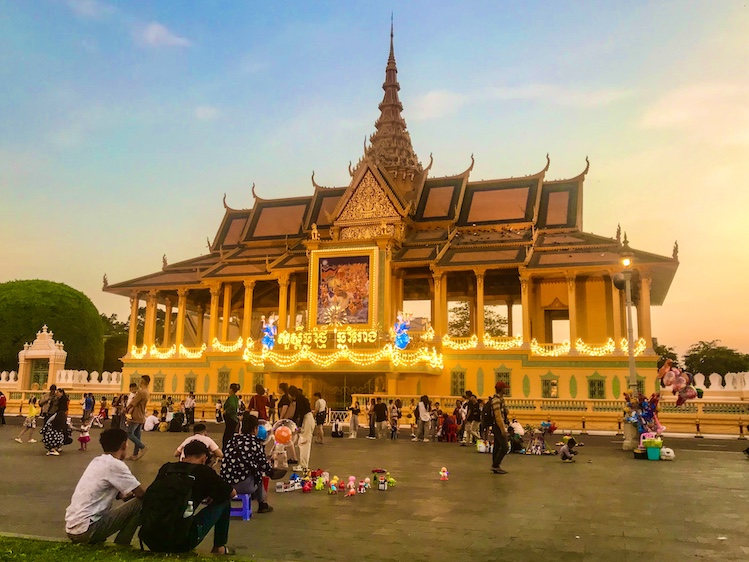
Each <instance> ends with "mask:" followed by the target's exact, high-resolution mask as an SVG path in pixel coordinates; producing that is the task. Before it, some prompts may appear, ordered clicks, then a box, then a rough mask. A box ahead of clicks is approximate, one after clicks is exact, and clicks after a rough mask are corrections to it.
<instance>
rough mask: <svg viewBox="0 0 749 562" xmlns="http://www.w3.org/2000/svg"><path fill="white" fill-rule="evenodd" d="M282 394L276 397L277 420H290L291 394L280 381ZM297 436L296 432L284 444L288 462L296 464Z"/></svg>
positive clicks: (291, 410)
mask: <svg viewBox="0 0 749 562" xmlns="http://www.w3.org/2000/svg"><path fill="white" fill-rule="evenodd" d="M278 388H279V389H280V390H281V392H282V393H283V395H282V396H281V398H279V399H278V404H277V407H278V419H279V420H291V419H293V418H294V412H293V408H292V407H291V405H292V402H291V396H290V395H289V385H288V384H287V383H285V382H282V383H281V384H279V385H278ZM297 440H298V437H297V435H296V434H294V435H293V436H292V439H291V441H289V442H288V443H287V444H286V456H287V458H288V459H289V463H291V464H292V465H294V464H297V463H298V462H299V461H298V460H296V459H298V458H299V457H298V456H297V454H296V446H295V444H296V442H297Z"/></svg>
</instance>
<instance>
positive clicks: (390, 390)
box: [387, 373, 398, 396]
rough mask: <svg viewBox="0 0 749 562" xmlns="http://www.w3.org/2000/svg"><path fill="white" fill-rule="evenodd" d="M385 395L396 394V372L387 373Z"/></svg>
mask: <svg viewBox="0 0 749 562" xmlns="http://www.w3.org/2000/svg"><path fill="white" fill-rule="evenodd" d="M387 395H388V396H397V395H398V373H388V374H387Z"/></svg>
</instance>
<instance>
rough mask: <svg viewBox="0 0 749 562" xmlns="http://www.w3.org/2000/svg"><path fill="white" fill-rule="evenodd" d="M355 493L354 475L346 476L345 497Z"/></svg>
mask: <svg viewBox="0 0 749 562" xmlns="http://www.w3.org/2000/svg"><path fill="white" fill-rule="evenodd" d="M355 495H356V478H355V477H354V476H349V477H348V484H346V497H349V496H355Z"/></svg>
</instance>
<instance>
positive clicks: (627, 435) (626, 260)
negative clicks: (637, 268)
mask: <svg viewBox="0 0 749 562" xmlns="http://www.w3.org/2000/svg"><path fill="white" fill-rule="evenodd" d="M623 249H624V251H623V252H622V253H621V261H622V266H623V267H624V269H623V270H622V275H623V276H624V291H625V296H626V299H627V354H628V356H629V384H628V385H627V386H628V388H629V394H630V396H636V395H637V366H636V365H635V334H634V327H633V326H632V262H633V261H634V260H633V258H634V254H633V253H632V251H631V250H630V249H629V242H628V241H627V235H626V233H625V234H624V248H623ZM637 446H638V439H637V429H636V428H635V426H634V425H633V424H631V423H627V424H625V425H624V442H623V443H622V449H623V450H625V451H632V450H634V449H635V448H636V447H637Z"/></svg>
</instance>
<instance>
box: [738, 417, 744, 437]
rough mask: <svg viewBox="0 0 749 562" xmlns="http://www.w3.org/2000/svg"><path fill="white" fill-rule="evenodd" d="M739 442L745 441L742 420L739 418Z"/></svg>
mask: <svg viewBox="0 0 749 562" xmlns="http://www.w3.org/2000/svg"><path fill="white" fill-rule="evenodd" d="M739 440H740V441H746V435H744V420H742V419H741V418H739Z"/></svg>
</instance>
